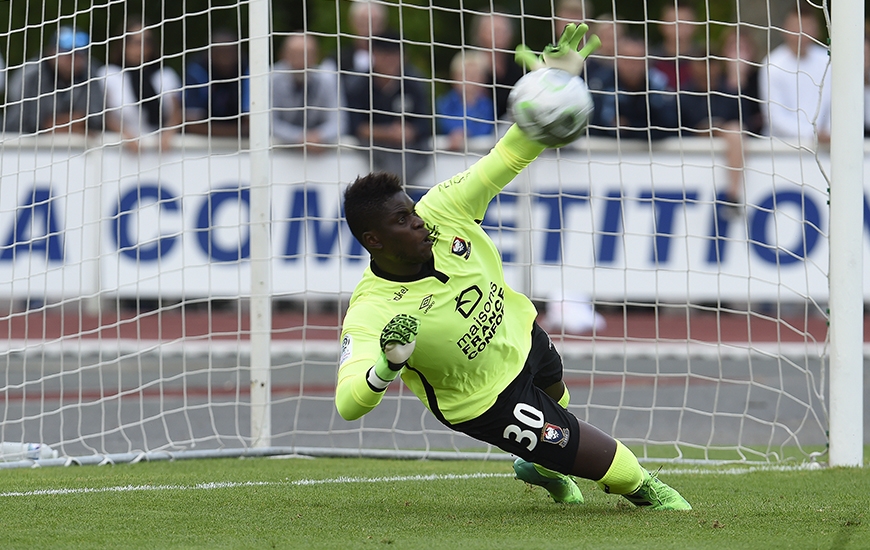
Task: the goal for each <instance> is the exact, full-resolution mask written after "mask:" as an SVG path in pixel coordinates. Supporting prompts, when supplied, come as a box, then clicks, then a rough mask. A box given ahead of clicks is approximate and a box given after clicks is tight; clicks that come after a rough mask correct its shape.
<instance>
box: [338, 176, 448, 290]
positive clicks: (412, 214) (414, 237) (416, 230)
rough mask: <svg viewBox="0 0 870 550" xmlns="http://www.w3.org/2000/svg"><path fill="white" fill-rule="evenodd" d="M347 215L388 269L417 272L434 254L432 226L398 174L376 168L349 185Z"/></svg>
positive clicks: (353, 230)
mask: <svg viewBox="0 0 870 550" xmlns="http://www.w3.org/2000/svg"><path fill="white" fill-rule="evenodd" d="M344 216H345V219H346V220H347V225H348V227H350V232H351V233H353V236H354V237H356V239H357V240H358V241H359V242H360V243H361V244H362V245H363V247H364V248H365V249H366V250H368V251H369V253H370V254H371V255H372V260H373V261H374V262H375V264H377V265H378V267H380V268H381V269H383V270H384V271H386V272H388V273H391V274H394V275H414V274H416V273H418V272H419V271H420V269H421V268H422V265H423V264H424V263H426V262H428V261H429V260H430V259H431V258H432V239H431V238H430V236H429V230H428V229H426V224H425V223H424V222H423V220H422V219H421V218H420V216H418V215H417V212H416V211H415V208H414V201H413V200H412V199H411V197H409V196H408V194H407V193H405V190H404V189H403V188H402V183H401V180H399V177H398V176H396V175H394V174H390V173H387V172H374V173H371V174H368V175H366V176H360V177H358V178H357V179H356V180H355V181H354V182H353V183H351V184H350V185H348V186H347V189H346V190H345V192H344Z"/></svg>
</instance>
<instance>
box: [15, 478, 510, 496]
mask: <svg viewBox="0 0 870 550" xmlns="http://www.w3.org/2000/svg"><path fill="white" fill-rule="evenodd" d="M513 476H514V474H486V473H478V474H428V475H414V476H389V477H387V476H385V477H335V478H328V479H297V480H294V481H214V482H209V483H197V484H196V485H119V486H116V487H80V488H76V489H36V490H34V491H9V492H6V493H0V497H31V496H43V495H82V494H90V493H128V492H135V491H201V490H208V489H233V488H237V487H269V486H275V487H279V486H297V487H298V486H310V485H326V484H332V483H335V484H340V483H394V482H399V481H440V480H467V479H484V478H493V477H513Z"/></svg>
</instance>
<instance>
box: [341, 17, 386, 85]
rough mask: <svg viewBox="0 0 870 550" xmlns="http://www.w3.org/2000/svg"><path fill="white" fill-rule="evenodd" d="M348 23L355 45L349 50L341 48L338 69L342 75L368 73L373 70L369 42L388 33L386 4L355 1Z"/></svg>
mask: <svg viewBox="0 0 870 550" xmlns="http://www.w3.org/2000/svg"><path fill="white" fill-rule="evenodd" d="M348 23H349V24H350V32H351V34H352V35H353V43H352V45H351V47H349V48H341V50H340V54H339V56H338V68H339V69H340V70H341V71H342V75H345V74H347V73H368V72H369V71H371V69H372V57H371V50H370V49H369V41H370V39H371V37H372V36H380V35H382V34H384V32H386V30H387V8H386V6H385V5H384V4H379V3H377V2H372V1H371V0H355V1H354V2H353V3H352V4H351V5H350V11H349V12H348Z"/></svg>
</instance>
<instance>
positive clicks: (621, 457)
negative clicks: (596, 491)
mask: <svg viewBox="0 0 870 550" xmlns="http://www.w3.org/2000/svg"><path fill="white" fill-rule="evenodd" d="M645 475H646V470H644V469H643V468H642V467H641V465H640V463H639V462H638V461H637V457H636V456H634V453H632V452H631V451H630V450H629V449H628V447H626V446H625V445H623V444H622V443H621V442H620V441H617V442H616V453H614V455H613V462H611V463H610V468H608V469H607V473H606V474H604V477H602V478H601V479H599V480H598V481H597V482H596V483H598V486H599V487H601V489H602V490H603V491H604V492H605V493H613V494H615V495H630V494H631V493H633V492H635V491H637V489H638V487H640V484H641V483H643V479H644V476H645Z"/></svg>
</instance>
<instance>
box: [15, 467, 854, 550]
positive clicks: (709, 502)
mask: <svg viewBox="0 0 870 550" xmlns="http://www.w3.org/2000/svg"><path fill="white" fill-rule="evenodd" d="M866 454H867V453H866V452H865V456H866ZM647 466H651V465H647ZM511 474H512V470H511V467H510V463H509V462H434V461H425V462H420V461H390V460H367V459H301V458H300V459H284V460H279V459H267V458H256V459H213V460H196V461H193V460H191V461H179V462H174V463H169V462H157V463H150V464H134V465H129V464H124V465H116V466H83V467H69V468H37V469H30V470H2V471H0V517H2V518H3V520H2V522H0V547H3V548H26V549H28V550H30V549H32V548H36V547H39V548H51V547H53V548H120V547H124V548H149V549H152V550H153V549H162V548H294V549H295V548H298V549H307V548H413V549H420V548H426V549H439V548H444V549H447V548H449V549H454V548H474V549H476V548H482V549H486V548H492V549H498V550H505V549H513V548H516V549H523V550H528V549H536V548H596V549H600V548H626V547H631V548H643V549H645V550H652V549H659V548H661V549H664V548H673V549H680V550H685V549H688V548H692V549H707V548H716V549H719V548H729V549H738V548H751V549H756V548H765V549H771V548H789V549H794V548H797V549H800V548H837V549H848V548H867V547H868V546H870V527H868V525H870V517H868V514H870V491H868V490H867V488H868V487H870V468H867V467H865V468H862V469H823V470H812V471H810V470H791V471H776V470H773V471H771V470H767V471H752V470H751V469H750V468H748V467H745V466H743V467H741V466H736V467H719V468H704V469H694V468H693V469H691V471H689V470H688V469H686V468H682V467H679V466H666V467H665V468H664V469H662V471H661V472H660V476H661V478H662V479H663V480H664V481H666V482H667V483H669V484H671V485H673V486H674V487H676V488H678V489H679V490H680V492H681V493H682V494H683V495H684V496H685V497H686V498H687V499H688V500H689V502H691V503H692V505H693V506H694V510H692V511H690V512H652V511H649V510H644V509H637V508H634V507H633V506H631V505H630V504H628V503H627V502H625V501H624V499H622V498H620V497H616V496H613V495H607V494H604V493H603V492H602V491H600V490H598V489H597V487H595V484H594V483H592V482H589V481H585V480H581V481H580V485H581V488H582V489H583V492H584V495H585V497H586V504H584V505H574V506H569V505H558V504H555V503H553V502H551V501H550V500H549V498H548V497H547V495H546V492H545V491H544V490H543V489H539V488H533V487H530V486H527V485H525V484H523V483H521V482H519V481H517V480H515V479H513V477H512V475H511Z"/></svg>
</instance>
